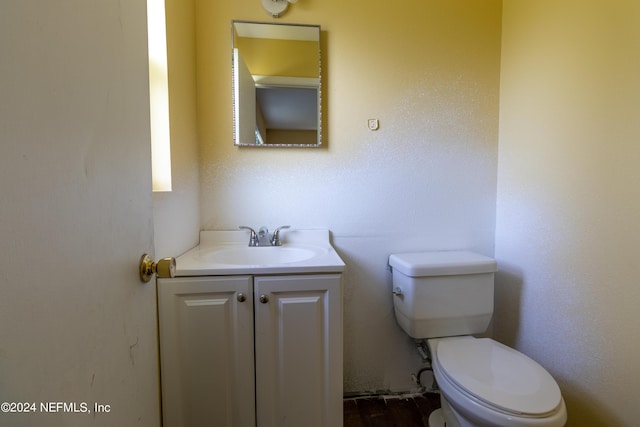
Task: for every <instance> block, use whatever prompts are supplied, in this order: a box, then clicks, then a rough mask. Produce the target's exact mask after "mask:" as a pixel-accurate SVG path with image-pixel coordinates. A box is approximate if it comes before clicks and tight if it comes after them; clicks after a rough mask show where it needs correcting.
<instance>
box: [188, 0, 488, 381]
mask: <svg viewBox="0 0 640 427" xmlns="http://www.w3.org/2000/svg"><path fill="white" fill-rule="evenodd" d="M500 11H501V3H500V1H485V2H477V1H475V0H469V1H457V2H443V1H426V2H425V1H414V2H410V4H402V5H400V6H398V7H396V6H393V7H389V3H388V2H384V1H380V0H377V1H370V2H367V6H366V7H361V5H358V4H354V3H349V2H348V3H345V2H342V1H338V0H328V1H324V2H315V3H306V4H305V3H303V2H298V3H297V4H294V5H291V7H290V11H289V12H287V14H286V15H285V16H284V18H282V19H279V20H278V21H279V22H303V23H304V22H308V23H311V24H321V25H322V30H323V34H322V40H323V41H322V47H323V49H324V53H323V54H324V55H325V56H324V60H323V78H324V84H325V86H324V97H325V127H324V141H325V143H326V147H325V148H322V149H255V148H254V149H251V148H248V149H246V148H241V149H239V148H237V147H233V145H232V141H233V140H232V133H231V129H232V128H231V125H232V116H231V112H232V110H231V86H230V82H231V69H230V65H231V62H230V52H231V50H230V47H231V40H230V34H231V31H230V21H231V19H234V18H235V19H247V20H259V21H271V20H272V19H271V18H270V17H269V16H267V15H266V13H265V12H264V11H263V10H262V9H261V7H260V6H259V5H258V4H256V3H255V2H254V1H253V0H242V1H235V2H233V3H231V2H229V3H225V4H216V5H215V7H214V6H213V5H212V3H211V2H207V1H199V2H197V16H198V21H197V23H198V25H197V31H198V37H197V40H198V52H197V54H198V92H199V97H198V102H199V109H198V114H199V136H200V141H201V145H202V149H201V154H202V158H201V198H200V200H201V223H202V228H204V229H233V228H236V227H237V226H238V225H241V224H243V225H249V226H253V227H259V226H261V225H267V226H268V227H269V228H271V229H273V228H274V227H275V226H278V225H284V224H289V225H291V226H292V227H295V228H328V229H330V230H331V231H332V232H333V237H334V246H335V247H336V249H337V250H338V252H339V253H340V255H341V256H342V257H343V259H344V261H345V262H346V264H347V271H346V272H345V275H344V286H345V296H344V313H345V322H344V344H345V350H344V362H345V392H365V391H371V390H386V389H392V390H397V391H398V390H408V389H410V388H412V387H414V385H413V383H412V382H411V380H410V374H411V372H417V369H418V368H419V366H420V365H419V362H420V361H419V357H418V355H417V352H416V351H415V350H414V348H413V345H412V342H411V340H410V339H409V338H408V337H407V336H406V335H405V334H404V333H403V332H402V331H401V330H400V328H399V327H398V326H397V324H396V321H395V318H394V314H393V307H392V295H391V278H390V275H389V272H388V270H387V258H388V256H389V254H391V253H393V252H402V251H412V250H428V249H472V250H476V251H479V252H481V253H485V254H487V255H493V241H494V220H495V191H496V169H497V164H496V162H497V152H496V150H497V132H498V83H499V53H500V17H501V15H500ZM369 118H378V119H379V120H380V130H378V131H376V132H372V131H370V130H368V128H367V119H369Z"/></svg>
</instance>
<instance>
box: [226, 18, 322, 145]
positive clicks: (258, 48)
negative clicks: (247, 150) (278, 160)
mask: <svg viewBox="0 0 640 427" xmlns="http://www.w3.org/2000/svg"><path fill="white" fill-rule="evenodd" d="M231 31H232V57H233V64H232V70H233V73H232V76H233V77H232V79H233V82H232V83H233V121H234V122H233V138H234V144H235V145H239V146H252V147H319V146H320V145H321V144H322V126H321V124H322V107H321V104H322V83H321V81H322V79H321V65H320V54H321V52H320V26H319V25H297V24H271V23H260V22H247V21H232V22H231Z"/></svg>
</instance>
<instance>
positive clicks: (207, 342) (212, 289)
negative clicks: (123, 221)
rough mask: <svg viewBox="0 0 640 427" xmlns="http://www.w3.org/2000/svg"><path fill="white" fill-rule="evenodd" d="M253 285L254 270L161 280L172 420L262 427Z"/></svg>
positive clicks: (168, 418) (165, 385) (192, 425)
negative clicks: (246, 273) (258, 418)
mask: <svg viewBox="0 0 640 427" xmlns="http://www.w3.org/2000/svg"><path fill="white" fill-rule="evenodd" d="M252 288H253V286H252V279H251V276H220V277H179V278H175V279H160V280H158V310H159V323H160V361H161V364H162V370H161V372H162V375H161V377H162V416H163V422H164V425H165V426H167V427H170V426H181V427H198V426H216V427H252V426H255V422H256V415H255V376H254V364H253V289H252Z"/></svg>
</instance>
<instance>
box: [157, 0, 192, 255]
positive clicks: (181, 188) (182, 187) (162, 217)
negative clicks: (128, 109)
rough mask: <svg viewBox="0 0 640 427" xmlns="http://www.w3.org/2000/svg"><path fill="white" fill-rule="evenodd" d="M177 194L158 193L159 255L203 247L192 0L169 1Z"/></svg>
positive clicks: (173, 168) (173, 162) (174, 188)
mask: <svg viewBox="0 0 640 427" xmlns="http://www.w3.org/2000/svg"><path fill="white" fill-rule="evenodd" d="M165 8H166V15H167V18H166V19H167V39H168V40H167V62H168V64H167V68H168V73H169V116H170V118H169V120H170V127H171V172H172V191H171V192H160V193H154V194H153V213H154V228H155V250H156V257H157V258H163V257H167V256H178V255H180V254H182V253H184V252H185V251H186V250H187V249H190V248H192V247H194V246H195V245H196V244H197V243H198V229H199V226H200V200H199V198H200V192H199V188H200V183H199V167H198V151H199V149H198V147H199V146H198V134H197V116H196V71H195V68H196V57H195V55H196V46H195V38H194V26H195V4H194V2H193V0H166V2H165Z"/></svg>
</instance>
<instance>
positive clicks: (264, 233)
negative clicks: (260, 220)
mask: <svg viewBox="0 0 640 427" xmlns="http://www.w3.org/2000/svg"><path fill="white" fill-rule="evenodd" d="M238 228H240V229H243V230H249V232H250V233H251V234H250V235H249V246H282V242H281V241H280V230H283V229H286V228H290V226H288V225H283V226H280V227H278V228H276V230H275V231H274V232H273V235H271V236H269V229H268V228H267V227H264V226H263V227H260V230H258V232H257V233H256V232H255V230H254V229H253V228H251V227H247V226H246V225H241V226H239V227H238Z"/></svg>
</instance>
